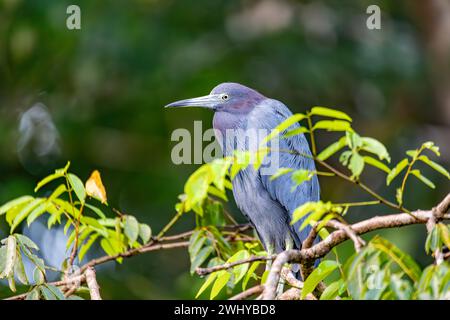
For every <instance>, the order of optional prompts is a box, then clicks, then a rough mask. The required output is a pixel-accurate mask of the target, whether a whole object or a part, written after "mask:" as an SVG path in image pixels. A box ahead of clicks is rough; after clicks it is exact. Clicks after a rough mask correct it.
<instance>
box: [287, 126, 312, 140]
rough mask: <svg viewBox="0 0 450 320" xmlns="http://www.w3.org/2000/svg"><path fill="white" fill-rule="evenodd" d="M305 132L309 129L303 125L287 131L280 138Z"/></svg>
mask: <svg viewBox="0 0 450 320" xmlns="http://www.w3.org/2000/svg"><path fill="white" fill-rule="evenodd" d="M306 132H309V130H308V129H307V128H305V127H300V128H295V129H292V130H289V131H287V132H286V133H285V134H284V135H283V136H282V138H283V139H285V138H289V137H293V136H298V135H299V134H302V133H306Z"/></svg>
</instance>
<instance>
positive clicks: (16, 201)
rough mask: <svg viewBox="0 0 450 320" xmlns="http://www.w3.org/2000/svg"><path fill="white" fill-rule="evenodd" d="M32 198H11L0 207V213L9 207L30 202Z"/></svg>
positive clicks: (6, 210)
mask: <svg viewBox="0 0 450 320" xmlns="http://www.w3.org/2000/svg"><path fill="white" fill-rule="evenodd" d="M33 199H34V198H33V197H32V196H22V197H20V198H17V199H14V200H11V201H9V202H7V203H5V204H4V205H2V206H1V207H0V215H2V214H4V213H6V212H8V211H9V210H10V209H12V208H14V207H17V206H20V205H23V204H25V203H27V202H30V201H31V200H33Z"/></svg>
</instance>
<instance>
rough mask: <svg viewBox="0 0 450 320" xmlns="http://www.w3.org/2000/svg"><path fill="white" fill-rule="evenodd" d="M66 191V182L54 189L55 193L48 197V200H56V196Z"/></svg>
mask: <svg viewBox="0 0 450 320" xmlns="http://www.w3.org/2000/svg"><path fill="white" fill-rule="evenodd" d="M64 192H67V187H66V185H65V184H60V185H59V186H58V188H56V189H55V191H53V193H52V194H51V195H50V197H49V198H48V201H49V202H51V201H53V200H55V199H56V198H59V196H60V195H62V194H63V193H64Z"/></svg>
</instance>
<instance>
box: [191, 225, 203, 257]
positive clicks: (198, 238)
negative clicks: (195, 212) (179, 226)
mask: <svg viewBox="0 0 450 320" xmlns="http://www.w3.org/2000/svg"><path fill="white" fill-rule="evenodd" d="M204 233H205V232H204V230H202V229H200V230H196V231H194V233H193V234H192V235H191V237H190V239H189V247H188V252H189V255H190V256H191V261H192V258H193V257H195V256H196V255H197V253H198V252H199V251H200V248H201V247H202V246H203V244H204V243H205V241H206V237H204Z"/></svg>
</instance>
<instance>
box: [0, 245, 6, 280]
mask: <svg viewBox="0 0 450 320" xmlns="http://www.w3.org/2000/svg"><path fill="white" fill-rule="evenodd" d="M6 251H7V248H6V246H1V245H0V279H1V278H3V277H4V276H3V271H4V270H5V265H6Z"/></svg>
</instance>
